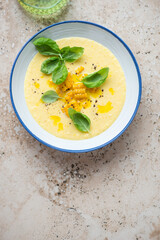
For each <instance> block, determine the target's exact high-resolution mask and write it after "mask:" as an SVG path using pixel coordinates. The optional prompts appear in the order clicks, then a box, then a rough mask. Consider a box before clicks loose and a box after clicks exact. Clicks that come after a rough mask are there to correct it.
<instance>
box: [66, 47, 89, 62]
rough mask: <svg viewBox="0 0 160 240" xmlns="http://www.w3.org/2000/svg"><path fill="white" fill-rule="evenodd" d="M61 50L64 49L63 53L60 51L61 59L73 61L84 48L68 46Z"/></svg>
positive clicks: (79, 55) (80, 54)
mask: <svg viewBox="0 0 160 240" xmlns="http://www.w3.org/2000/svg"><path fill="white" fill-rule="evenodd" d="M61 51H62V50H61ZM63 51H64V53H62V57H63V59H64V60H65V61H67V62H74V61H76V60H77V59H79V58H80V57H81V56H82V54H83V52H84V48H82V47H72V48H70V47H69V48H68V47H67V48H66V49H63Z"/></svg>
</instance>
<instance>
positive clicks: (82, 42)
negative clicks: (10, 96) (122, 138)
mask: <svg viewBox="0 0 160 240" xmlns="http://www.w3.org/2000/svg"><path fill="white" fill-rule="evenodd" d="M56 43H57V44H58V46H59V48H60V49H62V48H64V47H66V46H70V47H74V46H77V47H83V48H84V53H83V55H82V56H81V57H80V58H79V59H78V60H76V61H74V62H73V61H72V62H67V61H66V62H65V66H66V67H67V70H68V74H67V77H66V80H65V81H64V82H63V83H61V84H56V83H54V82H53V81H52V75H51V74H45V73H43V72H42V71H41V65H42V63H43V62H44V61H45V60H47V59H48V58H49V57H51V56H44V55H42V54H40V53H37V54H36V55H35V57H34V58H33V59H32V61H31V62H30V64H29V67H28V70H27V73H26V77H25V84H24V91H25V99H26V102H27V106H28V108H29V111H30V113H31V115H32V116H33V118H34V119H35V121H36V122H37V123H38V124H39V125H40V126H41V127H42V128H44V129H45V130H46V131H48V132H49V133H51V134H53V135H55V136H57V137H60V138H65V139H73V140H80V139H86V138H91V137H94V136H96V135H98V134H100V133H102V132H103V131H105V130H106V129H107V128H109V127H110V126H111V125H112V124H113V122H114V121H115V120H116V119H117V117H118V116H119V114H120V112H121V110H122V107H123V105H124V102H125V96H126V82H125V76H124V72H123V70H122V68H121V66H120V64H119V62H118V60H117V59H116V57H115V56H114V55H113V54H112V52H111V51H110V50H108V49H107V48H105V47H104V46H102V45H101V44H99V43H97V42H95V41H92V40H89V39H85V38H78V37H72V38H64V39H59V40H57V41H56ZM102 68H109V73H108V77H107V78H106V80H105V81H104V83H103V84H101V85H100V86H99V87H93V88H89V87H87V86H86V85H85V84H84V83H83V82H82V81H83V79H84V78H85V77H86V76H88V75H89V74H91V73H94V72H96V71H98V70H100V69H102ZM49 90H54V91H55V92H56V93H57V95H58V98H57V100H56V101H55V102H53V103H47V102H44V101H43V100H42V99H43V98H42V96H43V95H44V93H45V92H46V91H49ZM70 108H72V109H74V110H76V111H77V112H81V113H82V114H85V115H86V116H87V117H88V118H89V119H90V129H89V131H88V132H83V131H79V129H77V128H76V127H75V124H74V123H73V121H72V120H73V119H71V118H70V116H69V111H68V109H70Z"/></svg>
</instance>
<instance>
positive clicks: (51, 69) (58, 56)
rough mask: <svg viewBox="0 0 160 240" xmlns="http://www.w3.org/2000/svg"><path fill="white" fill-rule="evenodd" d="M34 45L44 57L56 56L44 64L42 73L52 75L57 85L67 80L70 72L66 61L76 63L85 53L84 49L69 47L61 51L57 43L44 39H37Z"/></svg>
mask: <svg viewBox="0 0 160 240" xmlns="http://www.w3.org/2000/svg"><path fill="white" fill-rule="evenodd" d="M33 44H34V45H35V47H36V49H37V50H38V51H39V52H40V53H41V54H42V55H45V56H54V57H51V58H49V59H47V60H45V61H44V62H43V63H42V66H41V72H43V73H45V74H51V73H52V81H53V82H54V83H56V84H61V83H63V82H64V81H65V80H66V78H67V75H68V70H67V68H66V66H65V61H67V62H75V61H76V60H77V59H79V58H80V57H81V56H82V54H83V52H84V48H82V47H69V46H67V47H64V48H62V49H61V50H60V49H59V46H58V45H57V43H56V42H55V41H53V40H52V39H50V38H44V37H41V38H38V39H36V40H35V41H34V42H33Z"/></svg>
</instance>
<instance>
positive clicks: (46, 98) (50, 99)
mask: <svg viewBox="0 0 160 240" xmlns="http://www.w3.org/2000/svg"><path fill="white" fill-rule="evenodd" d="M58 98H60V97H59V96H58V94H57V93H56V92H55V91H52V90H49V91H47V92H45V93H44V94H43V95H42V97H41V99H42V101H43V102H45V103H54V102H55V101H56V100H57V99H58Z"/></svg>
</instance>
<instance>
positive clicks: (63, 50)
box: [61, 46, 70, 58]
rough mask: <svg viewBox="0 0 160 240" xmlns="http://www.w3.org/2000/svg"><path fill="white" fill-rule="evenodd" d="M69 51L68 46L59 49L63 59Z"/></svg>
mask: <svg viewBox="0 0 160 240" xmlns="http://www.w3.org/2000/svg"><path fill="white" fill-rule="evenodd" d="M69 50H70V47H69V46H67V47H64V48H62V49H61V55H62V58H63V56H64V55H65V54H67V53H68V52H69Z"/></svg>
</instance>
